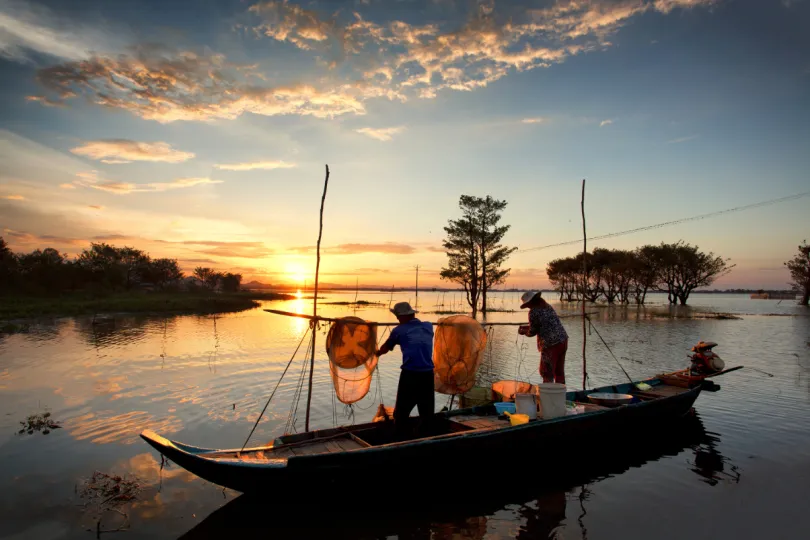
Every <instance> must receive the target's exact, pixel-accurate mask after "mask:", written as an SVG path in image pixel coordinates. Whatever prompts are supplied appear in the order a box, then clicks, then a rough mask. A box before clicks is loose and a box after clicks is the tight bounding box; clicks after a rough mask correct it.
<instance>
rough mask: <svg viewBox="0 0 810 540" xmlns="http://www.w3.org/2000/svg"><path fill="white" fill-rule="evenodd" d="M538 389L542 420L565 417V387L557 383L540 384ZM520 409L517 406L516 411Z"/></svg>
mask: <svg viewBox="0 0 810 540" xmlns="http://www.w3.org/2000/svg"><path fill="white" fill-rule="evenodd" d="M538 387H539V388H540V403H541V405H542V406H543V418H544V419H549V418H557V417H559V416H565V385H564V384H559V383H542V384H539V385H538ZM519 410H520V407H519V406H518V411H519Z"/></svg>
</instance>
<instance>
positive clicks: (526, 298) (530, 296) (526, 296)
mask: <svg viewBox="0 0 810 540" xmlns="http://www.w3.org/2000/svg"><path fill="white" fill-rule="evenodd" d="M542 295H543V293H542V292H540V291H526V292H525V293H523V295H522V296H521V297H520V301H521V302H522V304H520V309H523V308H525V307H526V306H528V305H529V304H531V303H532V300H534V299H535V298H540V297H541V296H542Z"/></svg>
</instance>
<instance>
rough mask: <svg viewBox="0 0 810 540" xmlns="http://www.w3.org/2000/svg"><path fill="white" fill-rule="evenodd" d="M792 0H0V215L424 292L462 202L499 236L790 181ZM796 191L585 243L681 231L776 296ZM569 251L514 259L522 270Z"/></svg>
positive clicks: (799, 22) (797, 57)
mask: <svg viewBox="0 0 810 540" xmlns="http://www.w3.org/2000/svg"><path fill="white" fill-rule="evenodd" d="M808 22H810V2H807V1H802V0H794V1H781V2H780V1H769V2H765V1H752V0H590V1H585V0H558V1H533V2H497V1H496V2H492V1H459V0H428V1H421V2H420V1H415V0H414V1H408V0H401V1H397V2H383V1H381V0H368V1H355V2H339V1H328V2H327V1H321V2H293V1H289V2H273V1H270V2H248V1H220V2H213V1H208V2H196V1H195V2H191V1H188V2H186V1H173V2H130V1H127V2H125V1H120V2H101V1H81V2H21V1H17V0H13V1H11V0H0V76H1V77H2V80H3V85H2V86H0V99H2V104H3V107H2V110H0V159H1V160H2V163H3V167H2V170H0V229H2V231H1V232H0V234H2V235H3V236H4V237H5V238H6V239H7V240H8V241H9V242H10V243H11V245H12V247H13V248H14V249H19V250H29V249H34V248H36V247H44V246H46V245H50V246H53V247H57V248H59V249H60V250H62V251H65V252H68V253H76V252H78V251H80V250H81V249H82V248H83V247H85V246H87V245H88V244H89V242H90V241H92V240H106V241H110V242H113V243H116V244H127V245H135V246H137V247H141V248H143V249H146V250H147V251H149V252H150V253H152V254H153V255H156V256H175V257H178V258H179V259H180V261H181V263H182V264H183V266H184V267H185V268H192V267H193V266H197V265H209V266H215V267H217V268H222V269H230V270H236V271H241V272H242V273H243V274H244V275H245V276H246V277H247V278H248V279H252V278H256V279H259V280H262V281H265V282H273V283H278V282H282V281H288V282H289V281H293V282H300V281H302V280H304V279H311V275H312V271H313V267H314V261H313V259H314V257H313V256H312V247H313V245H314V240H315V238H316V237H317V214H318V203H319V199H320V192H321V189H322V182H323V170H324V169H323V168H324V164H327V163H328V164H329V166H330V168H331V170H332V177H331V181H330V189H329V195H328V199H327V209H326V214H325V219H326V230H325V235H324V246H326V248H325V252H326V256H325V257H324V261H323V264H322V271H323V273H324V277H323V280H324V281H327V282H330V283H352V284H353V283H354V281H355V278H357V279H359V280H360V281H361V283H367V284H380V285H388V284H392V283H397V284H399V283H409V282H410V280H411V273H412V266H413V265H415V264H420V265H422V266H423V268H424V271H423V272H424V273H423V274H422V276H423V277H422V279H423V280H424V281H423V282H424V283H426V284H438V277H437V276H438V271H439V269H440V268H441V266H442V264H443V263H444V259H445V256H444V254H443V253H442V252H441V250H440V249H439V246H440V245H441V240H442V236H443V230H442V227H443V226H444V225H445V223H446V221H447V219H448V218H452V217H455V215H456V208H457V201H458V197H459V196H460V195H461V194H463V193H468V194H475V195H480V196H483V195H487V194H489V195H492V196H494V197H497V198H500V199H505V200H507V201H508V202H509V205H508V207H507V210H506V212H505V215H504V221H505V222H506V223H508V224H511V225H512V229H511V231H510V233H509V235H508V236H507V238H506V241H507V243H509V244H511V245H517V246H519V247H520V248H529V247H534V246H541V245H547V244H552V243H556V242H560V241H565V240H570V239H575V238H577V237H578V236H579V235H580V234H581V232H580V231H581V224H580V221H579V189H580V181H581V179H582V178H587V196H586V197H587V213H588V230H589V233H590V234H592V235H598V234H605V233H609V232H613V231H617V230H623V229H630V228H635V227H640V226H644V225H648V224H654V223H659V222H663V221H668V220H672V219H678V218H681V217H688V216H692V215H697V214H702V213H706V212H711V211H714V210H720V209H724V208H730V207H734V206H739V205H745V204H750V203H754V202H758V201H762V200H767V199H772V198H776V197H781V196H786V195H791V194H794V193H799V192H804V191H808V190H810V180H808V173H807V171H808V170H810V152H808V150H807V149H808V148H810V35H808V34H807V32H806V31H805V29H806V27H807V23H808ZM808 200H810V198H805V199H798V200H795V201H791V202H787V203H782V204H780V205H776V206H770V207H766V208H761V209H756V210H749V211H745V212H740V213H737V214H731V215H728V216H723V217H719V218H714V219H712V220H706V221H699V222H693V223H689V224H684V225H679V226H675V227H670V228H665V229H659V230H655V231H651V232H646V233H639V234H634V235H629V236H624V237H620V238H615V239H611V240H605V241H602V242H599V243H597V245H600V246H602V247H613V248H632V247H635V246H637V245H641V244H644V243H658V242H660V241H677V240H684V241H687V242H691V243H693V244H698V245H699V246H700V247H701V248H704V249H706V250H710V251H714V252H715V253H718V254H721V255H723V256H725V257H730V258H731V259H732V262H734V263H736V264H737V268H735V271H734V272H733V273H732V274H731V275H729V276H728V277H726V278H724V279H723V280H722V281H721V282H719V283H718V286H727V287H735V286H744V287H781V286H783V285H784V284H785V282H786V280H787V274H786V272H785V271H784V269H783V267H782V261H784V260H787V259H789V258H790V257H791V256H792V254H793V252H794V251H795V246H796V245H797V244H798V243H799V242H800V241H801V240H802V239H804V238H806V237H810V234H808V231H810V217H808V216H810V212H807V207H808V204H807V202H808ZM576 249H577V248H576V247H575V246H568V247H561V248H554V249H548V250H541V251H532V252H523V253H517V254H516V255H514V256H513V259H512V260H511V261H510V265H511V267H512V268H513V275H512V277H511V278H510V280H509V282H508V285H513V286H526V287H529V286H545V285H547V281H546V279H545V274H544V272H543V269H544V268H545V264H546V263H547V262H548V261H549V260H550V259H552V258H556V257H560V256H567V255H572V254H574V253H575V252H576Z"/></svg>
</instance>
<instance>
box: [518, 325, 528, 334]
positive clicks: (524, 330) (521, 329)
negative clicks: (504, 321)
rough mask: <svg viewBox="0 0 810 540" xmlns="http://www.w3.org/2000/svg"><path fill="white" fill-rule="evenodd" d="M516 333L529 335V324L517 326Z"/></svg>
mask: <svg viewBox="0 0 810 540" xmlns="http://www.w3.org/2000/svg"><path fill="white" fill-rule="evenodd" d="M518 334H520V335H521V336H528V335H529V326H528V325H526V324H524V325H522V326H518Z"/></svg>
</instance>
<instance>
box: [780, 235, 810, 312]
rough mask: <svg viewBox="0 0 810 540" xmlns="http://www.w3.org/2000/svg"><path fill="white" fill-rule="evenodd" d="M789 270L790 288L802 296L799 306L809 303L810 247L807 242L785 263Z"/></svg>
mask: <svg viewBox="0 0 810 540" xmlns="http://www.w3.org/2000/svg"><path fill="white" fill-rule="evenodd" d="M785 266H787V268H788V270H790V278H791V280H792V283H791V286H792V287H793V289H794V290H795V291H796V292H797V293H799V294H801V295H802V299H801V300H800V302H799V303H800V304H801V305H803V306H806V305H808V303H810V245H807V240H805V241H804V242H802V245H800V246H799V252H798V253H797V254H796V255H795V256H794V257H793V258H792V259H791V260H789V261H787V262H785Z"/></svg>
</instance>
